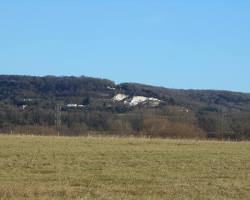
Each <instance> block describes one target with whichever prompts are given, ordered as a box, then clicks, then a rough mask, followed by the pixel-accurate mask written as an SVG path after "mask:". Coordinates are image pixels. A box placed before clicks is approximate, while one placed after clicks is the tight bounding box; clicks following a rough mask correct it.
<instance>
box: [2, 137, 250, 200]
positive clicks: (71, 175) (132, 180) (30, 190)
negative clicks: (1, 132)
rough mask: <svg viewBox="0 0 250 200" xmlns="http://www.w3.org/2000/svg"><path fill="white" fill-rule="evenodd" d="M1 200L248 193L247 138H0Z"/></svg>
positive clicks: (188, 199) (243, 197)
mask: <svg viewBox="0 0 250 200" xmlns="http://www.w3.org/2000/svg"><path fill="white" fill-rule="evenodd" d="M0 199H1V200H12V199H13V200H24V199H25V200H54V199H55V200H59V199H60V200H64V199H67V200H68V199H72V200H73V199H74V200H80V199H112V200H113V199H115V200H116V199H124V200H126V199H128V200H131V199H136V200H140V199H141V200H147V199H171V200H172V199H183V200H196V199H197V200H198V199H201V200H208V199H211V200H215V199H216V200H237V199H240V200H248V199H250V143H249V142H239V143H234V142H219V141H196V140H161V139H143V138H141V139H136V138H112V137H72V138H70V137H31V136H0Z"/></svg>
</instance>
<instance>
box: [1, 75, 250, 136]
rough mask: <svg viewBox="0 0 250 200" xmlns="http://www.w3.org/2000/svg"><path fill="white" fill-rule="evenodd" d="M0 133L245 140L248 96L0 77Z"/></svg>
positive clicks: (101, 81)
mask: <svg viewBox="0 0 250 200" xmlns="http://www.w3.org/2000/svg"><path fill="white" fill-rule="evenodd" d="M0 131H1V133H23V134H41V135H43V134H44V135H54V134H57V133H58V132H59V133H60V134H62V135H86V134H117V135H137V136H148V137H178V138H180V137H184V138H192V137H202V138H205V137H209V138H224V139H237V140H240V139H249V138H250V94H246V93H237V92H229V91H212V90H175V89H167V88H163V87H154V86H148V85H142V84H136V83H123V84H118V85H116V84H115V83H114V82H113V81H110V80H105V79H96V78H89V77H85V76H82V77H54V76H46V77H34V76H7V75H2V76H0Z"/></svg>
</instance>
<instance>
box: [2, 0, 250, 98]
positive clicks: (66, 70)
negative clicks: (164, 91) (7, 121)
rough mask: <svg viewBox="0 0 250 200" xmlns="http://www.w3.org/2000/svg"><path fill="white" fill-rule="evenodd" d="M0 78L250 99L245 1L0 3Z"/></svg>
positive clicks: (249, 18)
mask: <svg viewBox="0 0 250 200" xmlns="http://www.w3.org/2000/svg"><path fill="white" fill-rule="evenodd" d="M0 74H18V75H38V76H44V75H57V76H69V75H74V76H82V75H85V76H91V77H99V78H107V79H111V80H113V81H115V82H116V83H121V82H139V83H146V84H151V85H158V86H164V87H168V88H181V89H219V90H232V91H241V92H249V93H250V1H249V0H240V1H237V0H209V1H200V0H188V1H187V0H91V1H90V0H43V1H40V0H22V1H20V0H7V1H6V0H0Z"/></svg>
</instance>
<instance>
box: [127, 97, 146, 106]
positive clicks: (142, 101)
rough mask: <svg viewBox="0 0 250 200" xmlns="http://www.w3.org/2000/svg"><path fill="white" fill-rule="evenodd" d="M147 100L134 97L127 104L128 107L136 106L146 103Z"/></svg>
mask: <svg viewBox="0 0 250 200" xmlns="http://www.w3.org/2000/svg"><path fill="white" fill-rule="evenodd" d="M147 100H148V98H147V97H144V96H134V97H133V98H132V100H131V101H130V102H129V105H130V106H137V105H138V104H140V103H146V101H147Z"/></svg>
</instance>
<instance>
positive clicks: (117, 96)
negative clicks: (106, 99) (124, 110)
mask: <svg viewBox="0 0 250 200" xmlns="http://www.w3.org/2000/svg"><path fill="white" fill-rule="evenodd" d="M126 98H128V95H125V94H117V95H115V96H114V97H113V101H123V100H125V99H126Z"/></svg>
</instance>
